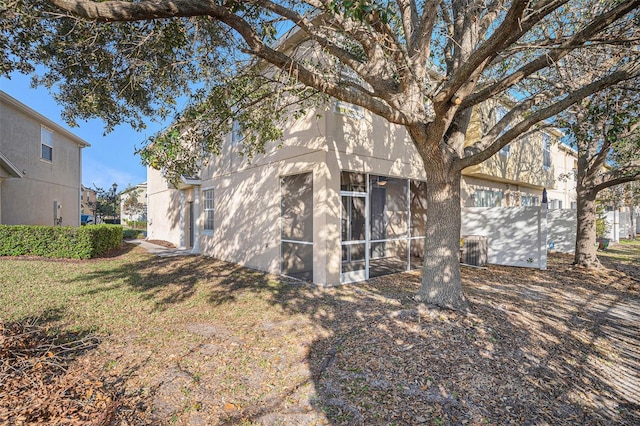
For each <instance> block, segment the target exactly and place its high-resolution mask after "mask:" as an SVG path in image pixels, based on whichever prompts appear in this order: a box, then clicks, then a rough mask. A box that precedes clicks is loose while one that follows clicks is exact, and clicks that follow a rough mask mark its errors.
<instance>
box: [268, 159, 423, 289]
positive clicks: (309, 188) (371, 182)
mask: <svg viewBox="0 0 640 426" xmlns="http://www.w3.org/2000/svg"><path fill="white" fill-rule="evenodd" d="M339 194H340V207H341V208H340V234H339V238H340V258H339V259H340V282H341V283H349V282H355V281H362V280H366V279H369V278H373V277H377V276H381V275H386V274H393V273H398V272H404V271H409V270H411V269H417V268H420V267H421V266H422V260H423V255H424V238H425V221H426V184H425V183H424V182H421V181H416V180H411V179H401V178H395V177H389V176H382V175H377V174H371V173H354V172H348V171H343V172H341V173H340V192H339ZM313 209H314V207H313V180H312V174H311V173H305V174H298V175H293V176H284V177H282V178H281V224H282V228H281V272H282V273H283V274H284V275H288V276H292V277H295V278H299V279H303V280H307V281H311V280H312V278H313V268H314V263H318V262H314V241H313V235H314V232H313V220H312V218H313V211H314V210H313ZM326 213H327V214H328V212H326ZM334 258H335V257H334Z"/></svg>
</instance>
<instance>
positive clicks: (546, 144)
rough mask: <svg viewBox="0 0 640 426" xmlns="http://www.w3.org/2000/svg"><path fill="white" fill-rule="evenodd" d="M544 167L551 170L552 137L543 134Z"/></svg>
mask: <svg viewBox="0 0 640 426" xmlns="http://www.w3.org/2000/svg"><path fill="white" fill-rule="evenodd" d="M542 167H543V168H544V169H545V170H549V169H550V168H551V136H549V135H548V134H546V133H543V134H542Z"/></svg>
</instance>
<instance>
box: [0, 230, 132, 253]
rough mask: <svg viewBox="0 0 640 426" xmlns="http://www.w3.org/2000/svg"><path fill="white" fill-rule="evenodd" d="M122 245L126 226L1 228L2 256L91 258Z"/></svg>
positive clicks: (0, 248)
mask: <svg viewBox="0 0 640 426" xmlns="http://www.w3.org/2000/svg"><path fill="white" fill-rule="evenodd" d="M121 244H122V226H119V225H89V226H81V227H78V228H73V227H71V226H31V225H0V256H25V255H29V256H43V257H59V258H72V259H89V258H91V257H96V256H99V255H101V254H103V253H105V252H107V251H109V250H112V249H116V248H119V247H120V246H121Z"/></svg>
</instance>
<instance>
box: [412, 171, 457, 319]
mask: <svg viewBox="0 0 640 426" xmlns="http://www.w3.org/2000/svg"><path fill="white" fill-rule="evenodd" d="M426 172H427V224H426V225H427V235H426V240H425V259H424V267H423V272H422V285H421V286H420V290H419V291H418V294H417V295H416V300H418V301H421V302H425V303H429V304H433V305H436V306H440V307H443V308H449V309H455V310H462V311H466V310H467V309H468V304H467V300H466V298H465V297H464V294H463V293H462V283H461V280H460V261H459V258H458V254H459V252H460V224H461V222H460V214H461V213H460V179H461V174H460V172H459V171H456V172H452V171H449V172H448V173H447V172H445V173H438V172H433V171H430V170H426Z"/></svg>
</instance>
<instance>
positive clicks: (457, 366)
mask: <svg viewBox="0 0 640 426" xmlns="http://www.w3.org/2000/svg"><path fill="white" fill-rule="evenodd" d="M618 249H619V250H622V251H624V250H627V251H628V253H630V258H629V259H630V260H628V261H627V260H622V261H621V260H620V259H619V258H615V257H612V258H606V257H603V258H602V261H603V263H605V265H606V266H607V267H608V268H610V269H608V270H606V271H603V272H592V271H585V270H581V269H575V268H573V267H572V266H571V258H570V257H569V256H563V255H552V256H550V258H549V268H548V270H546V271H539V270H533V269H524V268H508V267H498V266H490V267H489V268H487V269H476V268H464V269H463V285H464V290H465V293H466V295H467V297H468V299H469V301H470V304H471V307H472V313H471V314H466V315H465V314H461V313H458V312H453V311H443V310H439V309H435V308H433V307H429V306H425V305H421V304H417V303H416V302H414V301H413V299H412V295H413V294H414V293H415V291H416V289H417V288H418V286H419V282H420V276H419V274H417V273H407V274H400V275H394V276H386V277H380V278H377V279H373V280H370V281H369V282H367V283H361V284H357V285H349V286H342V287H337V288H317V287H314V286H309V285H306V284H301V283H293V282H286V281H275V280H274V277H269V276H267V275H265V274H262V273H259V272H255V271H250V270H247V269H243V268H239V267H236V266H233V265H229V264H226V263H224V262H220V261H216V260H212V259H207V258H203V257H197V256H188V257H181V258H150V257H145V258H143V259H142V260H141V261H139V262H138V263H137V264H136V265H133V267H132V269H135V271H136V273H137V274H138V275H137V276H136V280H131V281H130V282H129V284H128V285H130V287H131V291H135V292H139V293H140V295H141V296H143V298H142V299H141V300H144V303H147V302H149V303H151V304H149V305H148V306H150V308H147V305H146V304H144V303H142V302H141V304H140V306H139V307H138V311H139V313H138V315H140V316H141V317H142V320H141V321H140V322H138V323H136V324H135V327H133V326H132V327H131V328H126V327H122V329H121V330H111V331H110V334H109V335H101V336H99V337H98V336H97V335H92V334H91V335H82V336H78V335H69V336H66V337H65V336H63V335H62V334H61V333H64V332H63V331H62V329H60V330H59V331H57V332H55V331H54V330H52V329H49V328H48V327H49V325H37V324H36V323H35V322H32V323H31V324H30V325H29V327H31V328H28V330H26V331H25V330H24V329H20V328H16V327H19V326H18V325H17V324H5V325H4V328H3V329H1V330H2V334H3V336H4V337H3V338H4V339H5V340H4V341H3V343H4V346H3V347H4V351H3V352H1V353H0V356H1V357H0V362H1V363H3V364H4V367H3V369H2V370H0V371H1V375H0V381H2V380H5V382H4V383H0V423H2V422H5V423H8V424H12V425H13V424H15V425H18V424H33V423H41V424H101V425H107V424H114V425H126V424H192V425H198V424H201V425H213V424H289V425H302V424H306V425H311V424H362V425H371V424H374V425H376V424H379V425H387V424H397V425H401V424H402V425H416V424H425V425H448V424H452V425H453V424H455V425H459V424H466V425H477V424H496V425H498V424H499V425H502V424H518V425H520V424H531V425H547V424H548V425H573V424H623V425H637V424H640V378H639V372H640V364H639V363H640V296H639V294H638V287H639V284H640V265H639V260H638V257H637V256H638V253H639V249H638V248H635V251H633V250H631V251H629V250H628V249H626V248H624V247H622V248H617V246H616V247H614V248H613V251H615V250H618ZM137 250H139V249H135V250H134V252H136V251H137ZM126 255H128V254H125V255H124V256H126ZM87 265H88V267H90V265H92V263H89V262H88V263H87ZM185 274H188V276H187V275H185ZM115 275H116V274H115V273H114V274H112V276H109V275H108V274H106V275H104V276H102V275H101V278H100V279H104V280H105V284H104V287H105V288H107V287H108V286H107V282H108V281H109V280H110V279H113V276H115ZM162 277H164V278H162ZM152 278H153V280H155V281H152ZM91 285H92V286H95V285H96V284H91ZM100 285H101V284H99V285H98V286H100ZM98 290H100V291H107V290H105V289H102V288H100V289H98V288H92V289H91V291H92V292H95V291H98ZM170 314H171V315H172V316H171V317H170V320H167V321H165V322H162V321H160V322H158V318H162V316H168V315H170ZM145 321H147V322H149V324H153V328H154V329H153V330H147V329H145V328H144V325H143V324H144V323H145ZM141 324H142V325H141ZM58 326H60V324H58ZM39 327H42V329H40V328H39ZM21 336H22V337H21ZM25 336H26V337H25ZM20 339H23V340H25V341H24V342H23V343H16V342H19V341H20ZM9 341H10V342H13V343H10V344H8V343H7V342H9ZM65 342H66V343H65ZM69 342H76V343H74V344H77V345H79V346H74V347H75V348H77V350H70V351H68V352H64V350H61V349H60V348H63V347H65V346H64V345H65V344H68V343H69ZM77 342H80V343H77ZM21 348H22V349H21ZM24 348H31V349H29V350H24ZM51 358H53V359H55V360H56V366H55V368H54V367H52V368H51V369H50V370H47V368H49V367H47V364H46V361H47V359H51ZM38 363H40V364H38ZM38 365H39V366H38ZM36 366H38V367H36ZM16 370H17V372H16ZM45 371H49V373H48V374H45V373H44V372H45ZM98 395H100V397H98ZM43 404H44V405H46V406H47V407H49V408H48V411H47V410H44V409H43V408H42V406H43ZM38 410H40V411H38ZM43 410H44V411H43ZM3 416H4V417H3Z"/></svg>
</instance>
